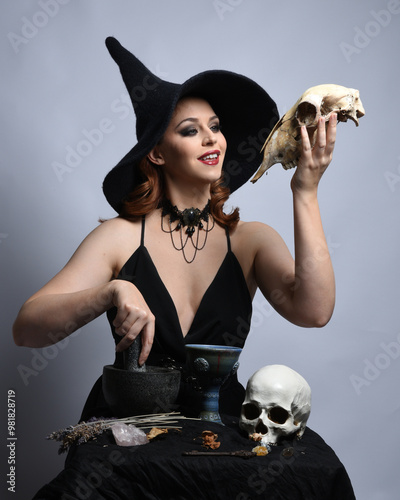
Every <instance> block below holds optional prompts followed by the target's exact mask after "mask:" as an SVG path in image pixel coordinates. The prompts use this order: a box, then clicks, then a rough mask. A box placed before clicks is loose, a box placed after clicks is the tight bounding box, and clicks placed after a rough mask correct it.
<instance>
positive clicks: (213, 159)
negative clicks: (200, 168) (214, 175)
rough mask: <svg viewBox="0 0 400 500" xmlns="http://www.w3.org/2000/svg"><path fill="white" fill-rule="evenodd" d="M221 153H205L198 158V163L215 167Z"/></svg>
mask: <svg viewBox="0 0 400 500" xmlns="http://www.w3.org/2000/svg"><path fill="white" fill-rule="evenodd" d="M220 154H221V153H220V152H219V151H214V152H212V153H207V154H205V155H203V156H200V158H199V161H201V162H202V163H205V164H206V165H217V164H218V161H219V155H220Z"/></svg>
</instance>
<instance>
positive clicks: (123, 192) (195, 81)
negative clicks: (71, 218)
mask: <svg viewBox="0 0 400 500" xmlns="http://www.w3.org/2000/svg"><path fill="white" fill-rule="evenodd" d="M106 45H107V48H108V50H109V52H110V54H111V56H112V58H113V59H114V61H115V62H116V63H117V64H118V66H119V68H120V71H121V75H122V78H123V80H124V83H125V85H126V88H127V90H128V92H129V95H130V98H131V101H132V105H133V108H134V111H135V114H136V136H137V144H136V145H135V146H134V147H133V148H132V149H131V150H130V151H129V152H128V154H126V155H125V156H124V157H123V158H122V160H121V161H120V162H119V163H118V164H117V165H116V166H115V167H114V168H113V169H112V170H111V171H110V172H109V173H108V174H107V176H106V177H105V179H104V183H103V191H104V194H105V196H106V198H107V201H108V202H109V203H110V205H111V206H112V207H113V208H114V209H115V210H116V211H117V212H118V213H120V211H121V209H122V203H123V201H124V199H125V198H126V197H127V196H128V194H129V193H130V192H131V191H132V190H133V189H134V188H135V187H136V185H137V184H138V183H139V182H141V176H140V174H139V171H138V164H139V162H140V160H142V159H143V158H144V157H146V156H147V154H148V153H149V152H150V151H151V150H152V149H153V147H154V146H155V145H156V144H157V143H158V142H159V141H160V139H161V138H162V136H163V135H164V133H165V130H166V128H167V127H168V124H169V122H170V120H171V118H172V114H173V112H174V109H175V107H176V104H177V102H178V100H179V99H180V98H182V97H184V96H187V95H191V96H196V97H202V98H204V99H205V100H207V101H208V102H209V103H210V105H211V107H212V108H213V110H214V111H215V113H216V114H217V115H218V117H219V119H220V123H221V125H222V130H223V134H224V136H225V138H226V140H227V151H226V154H225V160H224V164H223V170H224V176H225V182H226V185H227V186H228V187H229V188H230V191H231V193H232V192H233V191H235V190H236V189H238V188H239V187H240V186H241V185H242V184H244V183H245V182H246V181H247V180H248V179H249V178H250V177H251V176H252V175H253V174H254V172H255V171H256V170H257V169H258V167H259V165H260V163H261V161H262V154H261V152H260V149H261V147H262V145H263V143H264V141H265V139H266V138H267V136H268V135H269V133H270V131H271V130H272V128H273V126H274V125H275V123H276V121H277V120H278V118H279V117H278V110H277V108H276V105H275V102H274V101H273V100H272V99H271V98H270V96H269V95H268V94H267V92H265V90H264V89H262V88H261V87H260V86H259V85H258V84H257V83H255V82H254V81H253V80H250V79H249V78H247V77H245V76H242V75H239V74H236V73H232V72H230V71H224V70H210V71H205V72H203V73H199V74H197V75H195V76H193V77H192V78H189V79H188V80H186V81H185V82H184V83H183V84H177V83H170V82H167V81H165V80H162V79H161V78H159V77H158V76H156V75H155V74H153V73H152V72H151V71H150V70H149V69H147V68H146V67H145V66H144V64H142V63H141V62H140V61H139V60H138V59H137V58H136V57H135V56H134V55H133V54H131V53H130V52H129V51H128V50H126V49H125V48H124V47H123V46H122V45H121V44H120V43H119V42H118V41H117V40H116V39H115V38H113V37H108V38H107V39H106Z"/></svg>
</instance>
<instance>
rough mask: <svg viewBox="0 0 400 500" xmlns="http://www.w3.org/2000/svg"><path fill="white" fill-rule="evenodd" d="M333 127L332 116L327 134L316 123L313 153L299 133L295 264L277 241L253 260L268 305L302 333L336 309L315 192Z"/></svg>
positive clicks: (304, 134)
mask: <svg viewBox="0 0 400 500" xmlns="http://www.w3.org/2000/svg"><path fill="white" fill-rule="evenodd" d="M336 124H337V117H336V115H332V116H331V118H330V120H329V124H328V127H327V129H326V128H325V121H324V120H323V119H320V121H319V122H318V128H317V136H316V141H315V144H314V146H313V147H311V144H310V140H309V136H308V133H307V130H306V128H305V127H302V129H301V138H302V154H301V157H300V160H299V162H298V166H297V169H296V171H295V173H294V175H293V178H292V181H291V188H292V192H293V209H294V245H295V258H294V262H293V259H292V258H291V257H290V256H289V252H288V250H287V248H286V246H285V245H284V244H283V242H280V241H279V238H278V237H274V238H275V239H272V240H271V239H270V240H269V241H270V242H271V241H272V251H271V250H269V251H265V249H266V243H267V242H266V240H265V241H264V245H260V244H259V245H258V249H257V252H256V255H255V260H254V266H255V267H254V270H255V278H256V281H257V284H258V286H259V287H260V289H261V291H262V292H263V293H264V295H265V296H266V297H267V299H268V300H269V301H270V302H271V303H272V304H273V306H274V307H275V308H276V309H277V311H278V312H279V313H280V314H282V315H283V316H284V317H286V318H287V319H288V320H289V321H291V322H293V323H295V324H297V325H300V326H306V327H321V326H324V325H325V324H326V323H327V322H328V321H329V319H330V318H331V315H332V313H333V309H334V304H335V278H334V273H333V268H332V263H331V259H330V255H329V249H328V245H327V242H326V239H325V235H324V230H323V227H322V221H321V216H320V212H319V206H318V199H317V189H318V184H319V181H320V179H321V177H322V175H323V173H324V172H325V170H326V169H327V167H328V165H329V163H330V162H331V159H332V154H333V149H334V145H335V138H336ZM271 257H272V259H274V260H272V261H271Z"/></svg>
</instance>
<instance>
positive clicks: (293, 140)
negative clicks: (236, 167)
mask: <svg viewBox="0 0 400 500" xmlns="http://www.w3.org/2000/svg"><path fill="white" fill-rule="evenodd" d="M332 113H337V117H338V121H339V122H347V120H348V119H350V120H353V122H354V123H355V124H356V126H357V127H358V119H359V118H361V117H362V116H364V115H365V110H364V107H363V105H362V103H361V100H360V93H359V91H358V90H355V89H349V88H346V87H342V86H341V85H334V84H326V85H317V86H316V87H311V88H309V89H308V90H306V91H305V92H304V94H303V95H302V96H301V97H300V98H299V99H298V101H297V102H296V104H295V105H294V106H293V107H292V108H290V110H289V111H288V112H287V113H285V115H284V116H282V118H281V119H280V120H279V121H278V122H277V124H276V125H275V127H274V128H273V129H272V131H271V133H270V134H269V136H268V138H267V140H266V141H265V143H264V146H263V147H262V149H261V151H262V150H264V159H263V162H262V163H261V165H260V167H259V169H258V170H257V172H256V174H255V176H254V177H253V178H252V179H251V182H256V181H257V180H258V179H259V178H260V177H261V176H262V174H263V173H264V172H266V171H267V170H268V169H269V168H270V167H271V166H272V165H274V164H275V163H281V164H282V166H283V168H284V169H285V170H287V169H289V168H293V167H295V166H296V165H297V162H298V160H299V157H300V153H301V150H300V147H301V136H300V127H301V126H302V125H305V126H306V127H307V129H308V130H307V131H308V134H309V136H310V141H311V146H313V145H314V142H315V135H316V134H315V131H316V128H317V123H318V119H319V118H320V117H324V118H325V121H326V122H328V121H329V117H330V116H331V114H332Z"/></svg>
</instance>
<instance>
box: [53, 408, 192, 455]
mask: <svg viewBox="0 0 400 500" xmlns="http://www.w3.org/2000/svg"><path fill="white" fill-rule="evenodd" d="M177 419H178V420H179V419H186V417H183V416H181V415H180V413H177V412H172V413H155V414H152V415H139V416H135V417H127V418H119V419H117V418H108V419H104V418H103V417H98V418H96V417H92V418H91V419H90V420H88V421H87V422H80V423H79V424H77V425H70V426H68V427H66V428H65V429H60V430H58V431H54V432H52V433H51V434H49V435H48V436H46V439H53V440H54V441H60V442H61V445H60V448H59V450H58V453H59V454H61V453H64V452H66V451H68V448H69V447H70V446H72V445H73V444H78V445H79V444H82V443H86V442H87V441H89V440H90V439H96V437H97V436H99V435H100V434H102V433H103V432H104V431H105V430H107V429H110V428H111V426H112V425H113V424H115V423H116V422H123V423H125V424H134V425H136V427H142V428H150V427H157V426H163V427H164V428H167V427H170V426H171V425H170V424H175V423H177ZM191 420H198V419H191ZM173 427H174V428H176V426H173Z"/></svg>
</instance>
